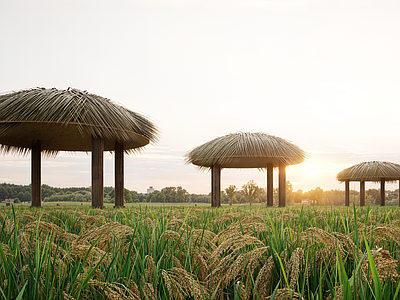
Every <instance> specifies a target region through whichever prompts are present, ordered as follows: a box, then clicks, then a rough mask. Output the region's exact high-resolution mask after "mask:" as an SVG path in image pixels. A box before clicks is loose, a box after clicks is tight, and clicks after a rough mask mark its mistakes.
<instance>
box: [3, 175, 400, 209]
mask: <svg viewBox="0 0 400 300" xmlns="http://www.w3.org/2000/svg"><path fill="white" fill-rule="evenodd" d="M278 191H279V190H278V188H275V189H274V193H273V194H274V204H275V205H278ZM91 197H92V194H91V190H90V188H84V187H71V188H56V187H51V186H49V185H47V184H43V185H42V201H43V202H66V201H71V202H90V201H91ZM114 197H115V194H114V188H113V187H110V186H109V187H104V202H108V203H114ZM380 197H381V196H380V190H379V189H369V190H367V191H366V192H365V204H366V205H379V204H380V201H381V199H380ZM9 198H11V199H14V202H15V203H19V202H29V201H31V186H30V185H16V184H10V183H1V184H0V201H3V200H5V199H9ZM124 199H125V203H210V202H211V197H210V195H209V194H208V195H198V194H189V193H188V191H187V190H186V189H184V188H183V187H181V186H178V187H172V186H169V187H165V188H163V189H161V190H155V191H154V192H152V193H150V194H142V193H138V192H137V191H129V190H128V189H125V190H124ZM304 200H305V202H307V203H308V204H311V205H344V191H342V190H325V191H324V190H323V189H322V188H320V187H317V188H315V189H312V190H309V191H307V192H303V191H302V190H297V191H293V186H292V184H291V183H290V181H287V182H286V203H287V204H288V205H291V204H296V203H302V201H304ZM266 201H267V191H266V189H264V188H261V187H259V186H258V185H257V184H256V183H255V182H254V181H253V180H250V181H249V182H247V183H246V184H244V185H243V186H242V187H241V189H238V188H237V187H236V186H234V185H230V186H229V187H228V188H226V189H225V190H223V191H221V202H222V203H224V204H231V205H232V204H243V203H249V204H250V205H251V204H253V203H266ZM385 201H386V205H391V204H392V205H397V204H398V190H395V191H387V193H386V200H385ZM350 203H351V204H352V203H355V204H356V205H359V204H360V193H359V192H358V191H355V190H350Z"/></svg>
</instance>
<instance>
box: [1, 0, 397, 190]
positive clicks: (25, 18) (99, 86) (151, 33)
mask: <svg viewBox="0 0 400 300" xmlns="http://www.w3.org/2000/svg"><path fill="white" fill-rule="evenodd" d="M399 32H400V1H398V0H395V1H392V0H379V1H378V0H362V1H358V0H345V1H344V0H343V1H342V0H212V1H211V0H201V1H195V0H113V1H103V0H96V1H94V0H93V1H92V0H68V1H61V0H36V1H30V0H12V1H11V0H9V1H8V0H0V45H1V46H0V94H4V93H9V92H12V91H18V90H21V89H29V88H33V87H45V88H53V87H55V88H58V89H66V88H68V87H74V88H78V89H81V90H87V91H88V92H89V93H93V94H97V95H100V96H103V97H106V98H109V99H111V100H112V101H114V102H116V103H118V104H121V105H123V106H124V107H126V108H129V109H131V110H133V111H135V112H139V113H142V114H143V115H145V116H146V117H147V118H149V119H150V120H151V121H153V122H154V123H155V124H156V125H157V126H158V127H159V129H160V140H159V142H158V143H156V144H154V145H148V146H147V147H146V148H145V151H143V152H142V153H141V154H138V155H132V156H129V157H126V158H125V187H126V188H128V189H130V190H136V191H138V192H146V190H147V188H148V187H149V186H154V188H155V189H159V190H160V189H162V188H163V187H166V186H183V187H184V188H185V189H186V190H188V191H189V192H190V193H197V194H207V193H209V191H210V181H211V178H210V173H207V172H200V171H198V170H197V169H196V167H195V166H193V165H186V164H185V162H184V154H185V153H186V152H188V151H190V150H191V149H193V148H194V147H196V146H199V145H201V144H203V143H205V142H208V141H210V140H212V139H214V138H216V137H219V136H223V135H226V134H229V133H234V132H239V131H241V132H264V133H267V134H271V135H274V136H278V137H282V138H285V139H287V140H289V141H291V142H292V143H294V144H296V145H297V146H299V147H300V148H302V149H303V150H304V151H306V152H307V159H306V160H305V162H304V163H302V164H299V165H295V166H290V167H289V168H288V170H287V180H289V181H290V182H291V183H292V184H293V188H294V189H295V190H297V189H302V190H304V191H307V190H310V189H314V188H316V187H317V186H319V187H321V188H323V189H328V190H329V189H344V184H341V183H339V182H338V181H337V180H336V174H337V173H338V172H339V171H341V170H343V169H344V168H347V167H350V166H352V165H354V164H357V163H360V162H363V161H370V160H382V161H390V162H394V163H400V130H399V127H400V85H399V82H400V55H399V53H400V35H399ZM90 163H91V159H90V154H89V155H88V154H84V153H75V154H71V153H60V154H59V155H58V156H57V157H56V158H49V159H43V161H42V183H45V184H49V185H51V186H57V187H71V186H90V184H91V179H90V174H91V171H90ZM104 173H105V185H106V186H113V185H114V183H113V181H114V175H113V156H112V155H111V154H109V153H106V154H105V171H104ZM275 173H277V171H276V172H275ZM276 176H277V174H275V177H276ZM265 177H266V175H265V174H264V173H263V172H260V171H258V170H256V169H250V170H238V169H224V170H223V171H222V188H226V187H228V186H229V185H231V184H234V185H236V186H237V187H241V186H242V185H243V184H245V183H246V182H248V181H249V180H251V179H253V180H255V181H256V183H257V184H258V185H259V186H260V187H265V184H266V181H265ZM0 182H7V183H14V184H24V185H25V184H29V183H30V156H29V155H28V156H26V157H18V156H14V155H10V154H8V155H1V154H0ZM275 185H277V179H276V178H275ZM351 188H352V189H353V188H354V189H358V184H357V183H354V184H353V183H352V184H351ZM366 188H367V189H368V188H379V185H377V184H373V183H368V184H367V187H366ZM387 188H389V189H395V188H398V183H396V184H390V185H388V186H387Z"/></svg>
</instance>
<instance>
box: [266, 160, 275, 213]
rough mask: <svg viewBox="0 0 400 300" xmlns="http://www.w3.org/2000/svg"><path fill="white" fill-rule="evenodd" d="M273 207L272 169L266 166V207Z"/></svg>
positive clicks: (268, 165)
mask: <svg viewBox="0 0 400 300" xmlns="http://www.w3.org/2000/svg"><path fill="white" fill-rule="evenodd" d="M273 205H274V167H273V165H272V164H267V206H273Z"/></svg>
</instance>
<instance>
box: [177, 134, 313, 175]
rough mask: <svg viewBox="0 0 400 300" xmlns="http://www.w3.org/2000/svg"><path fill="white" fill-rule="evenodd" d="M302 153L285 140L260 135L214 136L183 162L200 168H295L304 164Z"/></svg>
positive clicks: (303, 154) (188, 155)
mask: <svg viewBox="0 0 400 300" xmlns="http://www.w3.org/2000/svg"><path fill="white" fill-rule="evenodd" d="M305 156H306V154H305V152H304V151H303V150H301V149H300V148H299V147H297V146H296V145H294V144H292V143H290V142H289V141H287V140H285V139H282V138H279V137H276V136H273V135H269V134H265V133H262V132H256V133H250V132H238V133H232V134H228V135H225V136H222V137H218V138H216V139H214V140H212V141H209V142H207V143H205V144H203V145H200V146H198V147H196V148H194V149H193V150H191V151H190V152H188V153H187V154H186V155H185V157H186V163H192V164H194V165H197V166H199V167H200V168H201V169H208V168H211V167H212V166H213V165H219V166H220V167H221V168H259V169H265V168H267V165H268V164H270V163H271V164H272V165H273V166H274V167H278V166H279V165H281V164H283V165H286V166H287V165H295V164H299V163H301V162H303V161H304V158H305Z"/></svg>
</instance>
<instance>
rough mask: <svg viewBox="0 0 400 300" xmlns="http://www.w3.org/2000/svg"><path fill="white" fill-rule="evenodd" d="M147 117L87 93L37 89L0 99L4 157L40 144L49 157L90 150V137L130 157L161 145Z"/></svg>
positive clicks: (3, 96) (1, 137)
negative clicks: (121, 149) (120, 147)
mask: <svg viewBox="0 0 400 300" xmlns="http://www.w3.org/2000/svg"><path fill="white" fill-rule="evenodd" d="M157 134H158V129H157V128H156V126H155V125H154V124H153V123H152V122H151V121H149V120H148V119H146V118H145V117H144V116H142V115H140V114H138V113H135V112H133V111H130V110H128V109H126V108H123V107H122V106H120V105H116V104H114V103H112V102H111V101H110V100H108V99H106V98H103V97H100V96H97V95H94V94H89V93H87V92H86V91H80V90H77V89H72V88H68V89H67V90H57V89H55V88H53V89H45V88H36V89H31V90H23V91H19V92H14V93H10V94H5V95H0V152H10V151H11V152H22V153H23V152H27V151H29V148H31V147H32V145H33V143H34V142H35V141H36V140H40V141H41V148H42V150H43V151H44V153H45V154H55V153H57V152H58V151H91V147H92V146H91V136H92V135H94V136H95V137H98V138H104V150H106V151H112V150H114V147H115V146H114V145H115V141H116V140H118V141H121V142H123V144H124V149H125V151H127V152H129V151H130V150H132V149H136V148H139V147H142V146H145V145H147V144H148V143H149V142H155V141H156V140H157Z"/></svg>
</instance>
